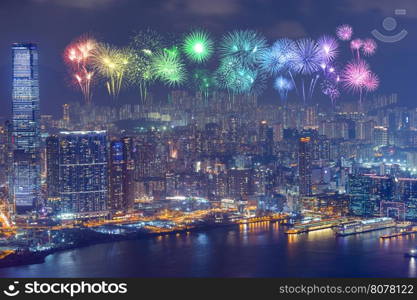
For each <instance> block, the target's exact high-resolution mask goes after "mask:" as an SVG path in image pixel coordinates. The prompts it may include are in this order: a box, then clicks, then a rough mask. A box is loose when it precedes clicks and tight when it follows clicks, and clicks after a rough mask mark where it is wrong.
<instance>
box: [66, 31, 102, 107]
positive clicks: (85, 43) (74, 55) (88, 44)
mask: <svg viewBox="0 0 417 300" xmlns="http://www.w3.org/2000/svg"><path fill="white" fill-rule="evenodd" d="M96 47H97V41H96V40H94V39H93V38H90V37H88V36H87V37H81V38H79V39H77V40H76V41H75V42H73V43H71V44H70V45H68V46H67V48H66V49H65V51H64V60H65V62H66V63H67V65H68V67H69V68H70V70H71V72H73V74H72V77H73V78H74V79H75V82H76V83H77V85H78V87H79V88H80V90H81V92H82V94H83V98H84V101H85V102H86V103H91V100H92V94H91V85H92V81H93V77H94V70H93V67H92V66H91V62H92V57H93V52H94V50H95V48H96Z"/></svg>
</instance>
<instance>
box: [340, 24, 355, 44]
mask: <svg viewBox="0 0 417 300" xmlns="http://www.w3.org/2000/svg"><path fill="white" fill-rule="evenodd" d="M336 35H337V37H338V39H339V40H341V41H350V39H351V38H352V35H353V29H352V26H350V25H347V24H344V25H340V26H339V27H337V28H336Z"/></svg>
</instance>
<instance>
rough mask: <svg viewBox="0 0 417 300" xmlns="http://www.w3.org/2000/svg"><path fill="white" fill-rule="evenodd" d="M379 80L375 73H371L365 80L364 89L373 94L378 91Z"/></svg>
mask: <svg viewBox="0 0 417 300" xmlns="http://www.w3.org/2000/svg"><path fill="white" fill-rule="evenodd" d="M378 86H379V78H378V76H377V75H376V74H375V73H372V72H370V73H369V74H368V77H367V78H366V79H365V82H364V87H365V90H366V91H367V92H373V91H375V90H377V89H378Z"/></svg>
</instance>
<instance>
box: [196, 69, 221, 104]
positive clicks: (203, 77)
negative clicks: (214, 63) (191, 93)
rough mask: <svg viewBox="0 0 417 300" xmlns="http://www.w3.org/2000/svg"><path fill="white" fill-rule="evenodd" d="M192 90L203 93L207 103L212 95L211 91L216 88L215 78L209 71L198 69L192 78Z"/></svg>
mask: <svg viewBox="0 0 417 300" xmlns="http://www.w3.org/2000/svg"><path fill="white" fill-rule="evenodd" d="M190 77H191V78H190V79H191V80H190V83H191V88H193V89H194V90H196V91H198V92H201V93H202V94H203V95H204V99H205V101H206V102H207V100H208V98H209V94H210V90H211V89H212V88H213V87H214V84H215V83H214V78H213V76H212V74H211V72H210V71H209V70H206V69H196V70H195V71H194V72H193V74H192V76H190Z"/></svg>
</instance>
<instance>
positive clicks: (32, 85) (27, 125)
mask: <svg viewBox="0 0 417 300" xmlns="http://www.w3.org/2000/svg"><path fill="white" fill-rule="evenodd" d="M12 52H13V54H12V55H13V89H12V143H13V164H12V176H11V181H10V184H11V187H10V195H11V201H12V202H13V204H14V207H15V212H16V213H17V214H24V213H26V212H28V211H31V210H33V209H34V208H35V205H37V204H38V200H39V192H40V159H39V144H40V124H39V75H38V50H37V46H36V44H31V43H27V44H25V43H16V44H13V47H12Z"/></svg>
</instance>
